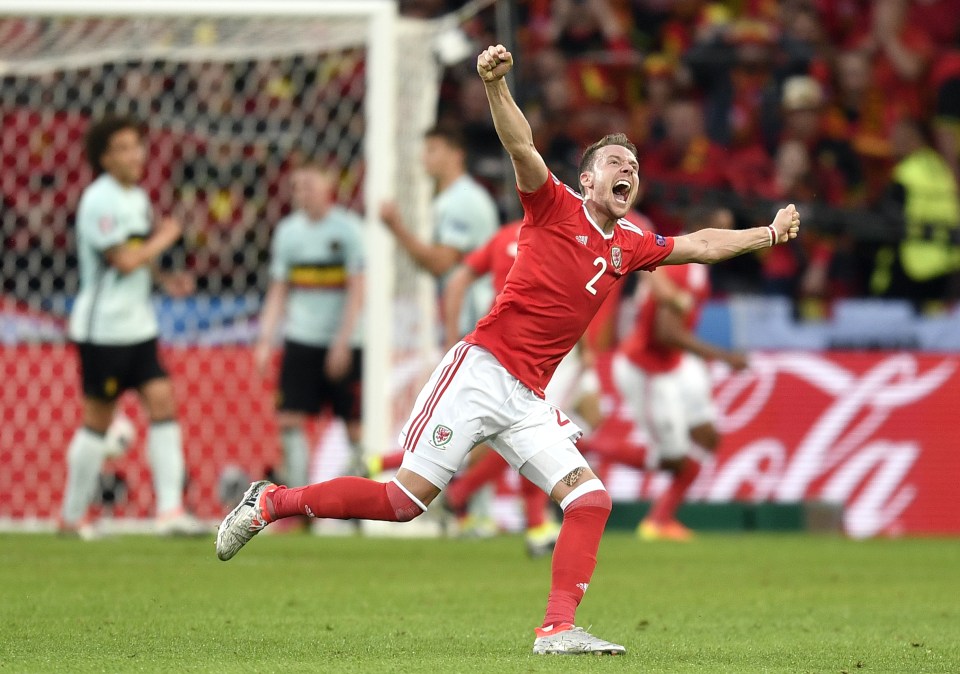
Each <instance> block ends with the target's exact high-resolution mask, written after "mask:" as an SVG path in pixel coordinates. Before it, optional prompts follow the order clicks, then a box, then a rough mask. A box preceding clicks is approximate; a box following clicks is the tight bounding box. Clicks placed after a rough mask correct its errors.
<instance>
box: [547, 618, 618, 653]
mask: <svg viewBox="0 0 960 674" xmlns="http://www.w3.org/2000/svg"><path fill="white" fill-rule="evenodd" d="M536 633H537V638H536V639H535V640H534V642H533V652H534V654H536V655H586V654H593V655H623V654H624V653H626V652H627V649H626V648H624V647H623V646H621V645H620V644H614V643H611V642H609V641H604V640H603V639H600V638H599V637H595V636H593V635H592V634H590V633H589V632H587V631H586V630H585V629H583V628H582V627H574V626H573V625H570V624H568V623H561V624H560V625H553V626H552V627H547V628H542V627H538V628H537V629H536Z"/></svg>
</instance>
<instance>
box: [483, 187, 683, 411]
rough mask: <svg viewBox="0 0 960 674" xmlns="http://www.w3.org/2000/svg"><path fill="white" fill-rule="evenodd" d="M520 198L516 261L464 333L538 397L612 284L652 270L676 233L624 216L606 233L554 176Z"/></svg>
mask: <svg viewBox="0 0 960 674" xmlns="http://www.w3.org/2000/svg"><path fill="white" fill-rule="evenodd" d="M520 201H521V203H522V204H523V210H524V216H523V225H522V226H521V227H520V239H519V242H518V247H517V259H516V261H515V262H514V264H513V268H512V269H511V271H510V274H509V275H508V276H507V281H506V285H505V286H504V288H503V292H501V293H500V294H499V295H498V296H497V299H496V301H495V302H494V305H493V308H492V309H491V310H490V313H489V314H487V315H486V316H485V317H484V318H482V319H481V320H480V322H479V323H477V327H476V329H475V330H474V331H473V332H472V333H470V334H469V335H467V336H466V337H465V338H464V339H465V340H466V341H467V342H470V343H471V344H477V345H479V346H482V347H483V348H485V349H487V350H488V351H489V352H490V353H492V354H493V355H494V357H496V359H497V360H498V361H500V364H501V365H503V367H504V368H506V370H507V371H508V372H509V373H510V374H512V375H513V376H514V377H516V378H517V379H519V380H520V381H521V382H522V383H523V384H524V385H525V386H527V387H528V388H529V389H530V390H531V391H533V392H534V393H535V394H536V395H538V396H540V397H541V398H542V397H543V390H544V389H545V388H546V387H547V384H548V383H549V382H550V379H551V378H552V377H553V373H554V370H556V368H557V364H558V363H559V362H560V361H561V360H562V359H563V357H564V356H566V355H567V353H569V352H570V349H572V348H573V347H574V345H575V344H576V343H577V340H579V339H580V336H581V335H583V331H584V330H585V329H586V328H587V325H588V324H589V323H590V320H591V319H592V318H593V316H594V314H596V313H597V310H598V309H599V308H600V305H601V304H602V303H603V300H604V299H605V298H606V296H607V294H608V293H609V292H610V290H611V288H613V286H614V285H615V284H616V283H618V282H620V281H622V280H623V278H624V276H625V275H627V274H629V273H630V272H632V271H636V270H638V269H645V270H651V269H655V268H656V266H657V264H659V263H660V262H661V261H662V260H663V259H664V258H665V257H667V255H669V254H670V253H671V251H673V239H672V238H669V237H664V236H660V235H659V234H654V233H652V232H644V231H643V230H642V229H640V228H639V227H637V226H636V225H635V224H633V223H631V222H630V221H629V220H626V219H625V218H621V219H620V220H618V221H617V224H616V225H615V226H614V228H613V231H612V232H611V233H610V234H605V233H604V232H603V230H602V229H601V228H600V226H599V225H597V224H596V223H595V222H594V221H593V219H592V218H591V217H590V215H589V213H587V208H586V204H585V203H584V201H583V198H582V197H581V196H580V195H579V194H577V193H576V192H574V191H573V190H572V189H570V188H569V187H567V186H566V185H564V184H563V183H561V182H560V181H559V180H558V179H557V178H556V176H554V175H553V174H550V176H549V177H548V178H547V180H546V182H545V183H544V184H543V185H542V186H541V187H540V188H539V189H537V190H536V191H534V192H530V193H529V194H525V193H523V192H521V193H520Z"/></svg>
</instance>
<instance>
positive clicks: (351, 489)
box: [267, 477, 423, 522]
mask: <svg viewBox="0 0 960 674" xmlns="http://www.w3.org/2000/svg"><path fill="white" fill-rule="evenodd" d="M267 510H268V513H269V515H270V518H271V520H278V519H280V518H283V517H292V516H294V515H309V516H310V517H327V518H330V519H335V520H349V519H360V520H384V521H387V522H408V521H410V520H412V519H413V518H414V517H416V516H417V515H419V514H420V513H421V512H423V511H422V510H421V509H420V506H418V505H417V504H416V503H414V501H413V500H412V499H411V498H410V497H409V496H407V494H406V493H405V492H404V491H403V490H402V489H401V488H400V487H399V486H397V485H396V484H395V483H394V482H386V483H384V482H377V481H376V480H368V479H366V478H363V477H338V478H335V479H333V480H329V481H327V482H320V483H319V484H311V485H308V486H306V487H297V488H295V489H287V488H286V487H280V488H278V489H277V490H276V491H274V492H272V493H269V494H267Z"/></svg>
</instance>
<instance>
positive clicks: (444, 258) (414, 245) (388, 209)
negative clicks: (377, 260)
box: [380, 202, 463, 276]
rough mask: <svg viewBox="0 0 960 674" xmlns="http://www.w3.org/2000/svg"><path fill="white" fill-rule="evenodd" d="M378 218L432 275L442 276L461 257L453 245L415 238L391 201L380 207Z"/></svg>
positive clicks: (408, 252)
mask: <svg viewBox="0 0 960 674" xmlns="http://www.w3.org/2000/svg"><path fill="white" fill-rule="evenodd" d="M380 219H381V220H383V222H384V224H385V225H386V226H387V229H389V230H390V231H391V232H392V233H393V236H394V238H395V239H396V240H397V243H399V244H400V246H401V247H402V248H403V249H404V250H405V251H407V254H408V255H410V257H412V258H413V260H414V262H416V263H417V264H418V265H419V266H420V267H421V268H423V269H425V270H426V271H428V272H430V273H431V274H433V275H434V276H443V275H444V274H446V273H447V272H448V271H450V270H451V269H453V268H454V267H455V266H456V265H457V263H458V262H460V260H461V258H463V253H462V252H460V251H459V250H458V249H456V248H454V247H453V246H447V245H444V244H442V243H427V242H426V241H421V240H420V239H419V238H417V236H416V234H414V233H413V232H412V231H410V229H409V228H408V227H407V225H406V224H405V223H404V222H403V218H401V217H400V209H398V208H397V205H396V204H395V203H393V202H387V203H385V204H383V205H382V206H381V207H380Z"/></svg>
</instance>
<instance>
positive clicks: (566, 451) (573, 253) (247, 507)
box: [217, 45, 800, 654]
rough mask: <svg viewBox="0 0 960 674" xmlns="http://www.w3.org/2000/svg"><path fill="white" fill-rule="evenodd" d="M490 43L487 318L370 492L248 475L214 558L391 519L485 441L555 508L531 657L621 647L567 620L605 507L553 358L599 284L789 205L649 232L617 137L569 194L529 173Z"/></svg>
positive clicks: (778, 231)
mask: <svg viewBox="0 0 960 674" xmlns="http://www.w3.org/2000/svg"><path fill="white" fill-rule="evenodd" d="M512 67H513V56H511V54H510V52H509V51H507V49H506V48H505V47H504V46H503V45H497V46H492V47H488V48H487V49H486V50H485V51H483V53H481V54H480V56H479V57H478V58H477V72H478V73H479V74H480V77H481V78H482V79H483V81H484V84H485V87H486V93H487V99H488V101H489V103H490V111H491V113H492V115H493V121H494V124H495V126H496V129H497V134H498V135H499V137H500V141H501V143H502V144H503V147H504V149H506V151H507V153H508V154H509V155H510V159H511V160H512V162H513V167H514V171H515V173H516V178H517V189H518V190H519V192H520V199H521V201H522V202H523V207H524V224H523V227H522V228H521V230H520V240H519V246H518V250H517V259H516V261H515V262H514V265H513V268H512V269H511V271H510V274H509V276H508V277H507V283H506V286H505V287H504V290H503V292H502V293H500V295H499V296H498V297H497V300H496V302H495V304H494V306H493V309H492V310H491V311H490V313H489V314H488V315H487V316H486V317H485V318H484V319H482V320H481V321H480V322H479V323H478V324H477V328H476V330H474V331H473V332H472V333H471V334H469V335H467V337H466V338H465V339H464V341H462V342H460V343H458V344H457V345H456V346H454V348H453V349H451V350H450V352H449V353H447V355H446V356H445V357H444V359H443V361H442V362H441V363H440V365H439V366H438V367H437V369H436V370H435V371H434V373H433V375H432V376H431V378H430V380H429V381H428V382H427V384H426V386H424V389H423V391H421V392H420V395H419V397H418V398H417V402H416V404H415V406H414V409H413V412H412V413H411V415H410V418H409V420H408V421H407V423H406V425H405V426H404V428H403V430H402V431H401V435H400V443H401V445H402V446H403V447H404V449H406V450H407V453H406V455H405V457H404V461H403V465H402V467H401V468H400V470H399V471H398V472H397V476H396V478H395V479H394V480H393V481H391V482H388V483H386V484H384V483H379V482H375V481H372V480H366V479H363V478H356V477H341V478H336V479H334V480H330V481H328V482H322V483H320V484H315V485H310V486H307V487H301V488H298V489H286V488H284V487H279V486H277V485H274V484H271V483H269V482H265V481H261V482H255V483H253V484H251V485H250V488H249V489H248V490H247V493H246V494H245V495H244V498H243V500H242V501H241V502H240V504H239V505H238V506H237V507H236V508H234V509H233V511H231V512H230V514H229V515H227V517H226V518H225V519H224V521H223V522H222V523H221V524H220V528H219V531H218V533H217V556H218V557H219V558H220V559H223V560H227V559H230V558H231V557H233V556H234V555H235V554H236V553H237V552H238V551H239V550H240V548H241V547H243V546H244V545H245V544H246V543H247V542H248V541H249V540H250V539H251V538H253V536H254V535H255V534H256V533H258V532H259V531H260V530H261V529H263V527H265V526H266V525H267V524H269V523H270V522H273V521H275V520H276V519H278V518H281V517H289V516H292V515H302V514H306V515H310V516H312V517H331V518H338V519H350V518H362V519H376V520H389V521H407V520H411V519H413V518H414V517H416V516H418V515H420V514H421V513H422V512H423V511H425V510H426V509H427V506H428V505H429V504H430V502H431V501H432V500H433V499H434V498H435V497H436V496H437V494H439V493H440V491H441V489H443V487H444V486H446V484H447V483H448V482H449V481H450V478H451V477H452V476H453V474H454V472H455V471H456V470H457V468H458V467H459V465H460V462H461V461H462V460H463V458H464V457H465V456H466V455H467V452H469V451H470V449H471V448H472V447H473V446H474V445H476V444H477V443H479V442H484V441H485V442H487V443H489V444H490V445H491V446H492V447H493V448H494V449H495V450H496V451H497V452H499V453H500V454H501V455H502V456H503V458H505V459H506V460H507V462H508V463H510V465H512V466H513V467H514V468H516V469H517V470H519V471H520V473H521V474H522V475H523V476H524V477H526V478H527V479H529V480H530V481H531V482H533V483H534V484H536V485H538V486H539V487H540V488H541V489H543V490H544V491H545V492H547V493H548V494H550V496H551V498H553V500H554V501H556V502H557V503H558V504H559V505H560V507H561V508H562V509H563V512H564V518H563V525H562V528H561V531H560V537H559V539H558V540H557V545H556V548H555V550H554V553H553V565H552V579H551V587H550V595H549V598H548V600H547V610H546V615H545V617H544V619H543V623H542V624H541V626H540V627H538V628H537V629H536V639H535V641H534V645H533V652H534V653H611V654H619V653H623V652H625V649H624V648H623V646H620V645H617V644H614V643H610V642H608V641H604V640H603V639H599V638H597V637H594V636H593V635H591V634H589V633H587V632H586V631H584V630H583V629H582V628H580V627H574V625H573V621H574V615H575V613H576V609H577V606H578V605H579V603H580V600H581V599H582V598H583V594H584V592H586V590H587V586H588V585H589V584H590V578H591V576H592V575H593V570H594V567H595V566H596V563H597V549H598V548H599V545H600V537H601V535H602V534H603V529H604V526H605V525H606V521H607V517H608V516H609V514H610V508H611V502H610V496H609V495H608V494H607V491H606V489H605V488H604V486H603V483H601V482H600V480H599V479H598V478H597V476H596V475H595V474H594V473H593V471H592V470H590V467H589V466H588V465H587V463H586V461H584V459H583V457H582V456H581V455H580V452H578V451H577V446H576V445H575V444H574V440H575V439H576V438H577V437H578V436H579V433H580V429H579V428H577V426H576V424H574V423H573V422H572V421H571V420H570V419H569V418H568V417H567V416H566V415H564V414H563V412H561V411H560V410H559V409H557V408H555V407H553V406H552V405H550V404H549V403H547V402H546V401H544V400H543V389H544V388H545V387H546V385H547V384H548V383H549V381H550V377H551V375H552V374H553V371H554V369H555V368H556V367H557V363H559V362H560V360H561V359H562V358H563V356H564V355H565V354H566V353H567V352H568V351H569V350H570V349H571V348H573V346H574V344H576V342H577V340H578V339H579V338H580V336H581V334H583V331H584V329H585V328H586V327H587V324H588V323H589V322H590V319H591V318H592V317H593V315H594V313H596V311H597V309H598V308H599V307H600V304H601V302H603V299H604V297H606V295H607V293H608V292H609V291H610V289H611V287H612V286H613V285H614V284H616V283H617V282H619V281H621V280H622V279H623V278H624V276H625V275H627V274H629V273H630V272H631V271H635V270H638V269H647V270H649V269H654V268H655V267H656V266H657V265H658V264H683V263H686V262H708V263H710V262H719V261H721V260H725V259H727V258H730V257H733V256H735V255H739V254H741V253H745V252H747V251H752V250H758V249H760V248H764V247H766V246H770V245H773V244H775V243H781V242H785V241H787V240H788V239H791V238H794V237H796V236H797V233H798V232H799V228H800V216H799V215H798V214H797V210H796V208H794V207H793V206H792V205H791V206H788V207H787V208H784V209H781V210H780V211H779V212H778V213H777V215H776V217H775V218H774V220H773V223H772V224H771V225H769V226H767V227H757V228H754V229H748V230H741V231H726V230H713V229H703V230H700V231H699V232H697V233H696V234H691V235H687V236H681V237H676V238H665V237H662V236H658V235H654V234H652V233H649V232H644V231H643V230H641V229H640V228H638V227H637V226H636V225H634V224H632V223H630V222H629V221H628V220H626V219H624V216H625V215H626V214H627V212H628V211H629V209H630V206H631V205H632V204H633V201H634V199H635V198H636V196H637V192H638V188H639V187H638V186H639V178H638V176H637V168H638V164H637V157H636V150H635V148H634V147H633V145H632V144H630V142H629V141H628V140H627V138H626V137H625V136H623V135H622V134H617V135H612V136H606V137H605V138H603V139H601V140H600V141H598V142H597V143H594V144H593V145H591V146H590V147H589V148H587V150H586V152H585V153H584V155H583V159H582V160H581V163H580V185H581V187H582V189H583V196H581V195H580V194H578V193H577V192H575V191H574V190H572V189H570V188H569V187H567V186H565V185H563V184H562V183H560V181H559V180H557V179H556V177H554V176H553V175H552V174H551V173H550V171H549V170H548V169H547V166H546V164H544V161H543V158H542V157H541V156H540V154H539V153H538V152H537V149H536V147H534V144H533V134H532V133H531V130H530V125H529V124H528V123H527V120H526V118H524V116H523V113H522V112H521V111H520V108H518V107H517V104H516V103H515V102H514V100H513V97H512V96H511V95H510V91H509V89H508V88H507V84H506V82H505V81H504V79H503V77H504V75H506V74H507V72H509V70H510V69H511V68H512Z"/></svg>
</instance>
